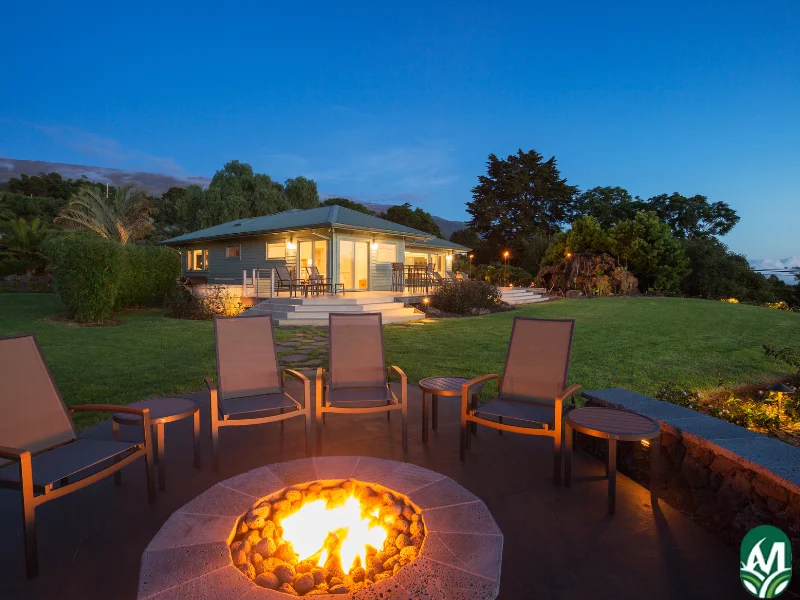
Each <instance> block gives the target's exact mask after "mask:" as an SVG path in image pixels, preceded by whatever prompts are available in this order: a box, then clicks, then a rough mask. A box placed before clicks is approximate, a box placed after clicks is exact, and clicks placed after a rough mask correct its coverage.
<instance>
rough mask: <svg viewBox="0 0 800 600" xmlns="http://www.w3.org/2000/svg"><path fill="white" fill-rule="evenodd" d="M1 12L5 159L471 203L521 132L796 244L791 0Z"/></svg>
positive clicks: (740, 235)
mask: <svg viewBox="0 0 800 600" xmlns="http://www.w3.org/2000/svg"><path fill="white" fill-rule="evenodd" d="M699 4H702V6H698V5H699ZM134 6H135V7H134ZM220 6H224V9H220ZM3 12H4V16H5V17H7V18H6V19H4V21H5V26H4V27H3V34H2V35H0V53H1V54H0V55H2V56H3V63H2V64H3V68H2V73H3V84H2V88H3V92H2V93H0V156H5V157H10V158H21V159H31V160H46V161H57V162H73V163H81V164H91V165H99V166H107V167H118V168H126V169H137V170H148V171H160V172H166V173H171V174H176V175H208V176H210V175H212V174H213V173H214V171H215V170H216V169H218V168H220V167H221V166H222V164H223V163H224V162H226V161H228V160H230V159H234V158H236V159H239V160H242V161H246V162H249V163H250V164H252V165H253V167H254V168H255V169H256V170H257V171H259V172H264V173H268V174H269V175H271V176H272V177H274V178H276V179H279V180H283V179H285V178H287V177H292V176H295V175H301V174H302V175H306V176H309V177H313V178H314V179H316V180H317V182H318V184H319V188H320V191H321V192H322V193H325V194H332V195H346V196H348V197H354V198H360V199H363V200H369V201H376V202H399V201H405V200H408V201H410V202H412V203H414V204H416V205H418V206H421V207H423V208H425V209H426V210H429V211H431V212H433V213H434V214H438V215H440V216H443V217H447V218H453V219H462V218H465V217H466V214H465V212H464V204H465V202H466V201H467V200H469V198H470V189H471V188H472V187H473V186H474V185H475V183H476V181H477V176H478V175H479V174H481V173H482V172H484V169H485V161H486V156H487V155H488V154H489V153H490V152H493V153H495V154H497V155H499V156H506V155H508V154H510V153H513V152H515V151H516V150H517V148H523V149H525V150H527V149H531V148H533V149H536V150H537V151H539V152H541V153H542V154H544V155H545V156H547V157H549V156H552V155H555V156H556V158H557V159H558V161H559V165H560V167H561V170H562V174H563V175H564V176H566V177H567V178H568V180H569V182H570V183H572V184H575V185H578V186H580V187H581V188H582V189H587V188H590V187H594V186H597V185H619V186H622V187H625V188H627V189H628V190H629V191H630V192H631V193H633V194H634V195H640V196H643V197H648V196H652V195H655V194H658V193H669V192H673V191H677V192H680V193H682V194H685V195H693V194H704V195H707V196H708V197H709V198H710V199H711V200H713V201H716V200H723V201H726V202H728V203H729V204H730V205H731V206H733V207H734V208H735V209H736V210H737V211H738V212H739V214H740V215H741V217H742V220H741V222H740V224H739V225H738V226H737V227H736V229H734V231H733V233H731V234H730V235H729V236H727V238H726V240H725V241H726V242H727V243H728V244H729V245H730V246H731V247H732V248H733V249H734V250H736V251H738V252H742V253H745V254H747V255H748V257H749V258H752V259H756V258H767V259H779V258H784V257H788V256H792V255H794V256H800V208H799V207H800V197H799V196H800V193H799V192H798V190H800V2H796V1H794V0H789V1H784V2H781V1H778V0H770V1H769V2H763V3H757V2H722V1H720V2H703V3H697V2H686V3H682V2H663V3H654V2H632V3H618V2H617V3H615V2H561V3H547V4H546V5H545V3H536V2H524V3H519V4H514V3H498V2H495V3H487V2H484V3H471V2H452V3H440V2H430V1H429V2H422V3H416V2H403V3H363V4H357V3H330V2H326V3H321V4H316V3H313V2H305V3H272V2H253V3H236V2H233V3H227V4H224V5H220V4H218V3H209V4H207V5H204V4H203V3H199V2H195V3H191V4H186V5H177V4H172V3H168V2H160V3H152V4H149V3H146V2H142V3H136V4H135V5H131V4H129V3H107V2H103V3H96V4H93V3H91V2H81V3H66V2H63V3H53V4H47V3H44V4H42V3H28V4H27V5H25V6H23V5H22V3H14V5H13V6H9V7H6V8H4V10H3ZM799 264H800V263H799Z"/></svg>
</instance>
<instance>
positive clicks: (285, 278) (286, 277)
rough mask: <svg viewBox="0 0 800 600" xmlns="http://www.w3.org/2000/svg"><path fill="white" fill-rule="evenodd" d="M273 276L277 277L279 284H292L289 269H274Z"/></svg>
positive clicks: (283, 267)
mask: <svg viewBox="0 0 800 600" xmlns="http://www.w3.org/2000/svg"><path fill="white" fill-rule="evenodd" d="M275 274H276V275H277V276H278V279H280V280H281V283H286V284H289V283H291V282H292V274H291V273H289V267H287V266H285V265H284V266H282V267H275Z"/></svg>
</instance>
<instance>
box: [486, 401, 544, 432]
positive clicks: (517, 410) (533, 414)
mask: <svg viewBox="0 0 800 600" xmlns="http://www.w3.org/2000/svg"><path fill="white" fill-rule="evenodd" d="M475 416H477V417H481V418H485V417H502V418H503V419H506V420H508V419H510V420H513V421H525V422H528V423H539V424H541V425H546V426H547V427H548V428H551V429H552V428H553V426H554V425H555V413H554V409H553V406H552V404H551V405H549V406H548V405H547V404H538V403H535V402H531V401H523V400H509V399H506V398H502V397H501V398H495V399H494V400H490V401H489V402H487V403H486V404H481V405H480V406H479V407H478V408H476V409H475Z"/></svg>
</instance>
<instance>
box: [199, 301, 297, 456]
mask: <svg viewBox="0 0 800 600" xmlns="http://www.w3.org/2000/svg"><path fill="white" fill-rule="evenodd" d="M214 337H215V339H216V349H217V385H214V381H213V380H212V379H211V378H210V377H206V385H207V386H208V390H209V393H210V395H211V446H212V456H213V465H214V471H218V470H219V430H220V428H222V427H241V426H246V425H261V424H264V423H275V422H280V424H281V433H283V425H284V423H283V422H284V421H285V420H286V419H293V418H295V417H301V418H302V419H303V421H304V422H305V441H306V455H307V456H311V382H310V380H309V379H308V377H306V376H305V375H303V374H302V373H299V372H297V371H294V370H292V369H284V370H283V371H279V369H278V353H277V352H276V350H275V339H274V337H273V334H272V315H264V316H259V317H250V318H247V319H242V318H238V317H215V318H214ZM287 376H290V377H294V378H295V379H297V380H299V381H300V382H301V383H302V384H303V402H302V403H300V402H299V401H298V400H296V399H295V398H294V397H292V396H291V395H290V394H289V393H287V392H286V389H285V382H286V377H287Z"/></svg>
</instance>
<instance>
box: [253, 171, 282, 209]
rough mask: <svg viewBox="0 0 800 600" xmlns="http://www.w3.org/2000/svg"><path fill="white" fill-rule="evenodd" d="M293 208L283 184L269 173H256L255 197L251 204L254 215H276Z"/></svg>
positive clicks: (254, 179)
mask: <svg viewBox="0 0 800 600" xmlns="http://www.w3.org/2000/svg"><path fill="white" fill-rule="evenodd" d="M290 208H292V205H291V203H290V202H289V199H288V198H287V197H286V194H285V193H284V189H283V186H282V185H281V184H280V182H278V181H273V180H272V178H271V177H270V176H269V175H264V174H262V173H256V174H255V175H254V176H253V198H252V201H251V204H250V211H251V213H252V216H254V217H260V216H263V215H274V214H275V213H279V212H283V211H285V210H289V209H290Z"/></svg>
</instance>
